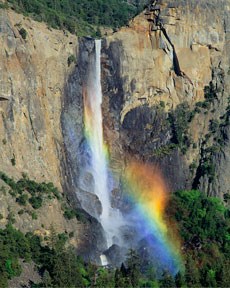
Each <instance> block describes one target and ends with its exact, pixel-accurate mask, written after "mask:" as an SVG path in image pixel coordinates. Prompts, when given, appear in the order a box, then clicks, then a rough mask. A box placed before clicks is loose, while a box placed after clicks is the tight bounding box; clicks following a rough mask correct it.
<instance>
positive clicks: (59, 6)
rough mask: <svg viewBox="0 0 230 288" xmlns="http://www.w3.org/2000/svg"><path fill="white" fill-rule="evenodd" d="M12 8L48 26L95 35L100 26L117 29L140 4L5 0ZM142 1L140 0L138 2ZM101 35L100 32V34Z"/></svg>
mask: <svg viewBox="0 0 230 288" xmlns="http://www.w3.org/2000/svg"><path fill="white" fill-rule="evenodd" d="M8 2H9V3H10V4H11V5H12V6H13V7H14V9H15V10H16V11H18V12H20V13H24V14H25V15H29V16H31V17H33V18H34V19H35V20H37V21H45V22H47V23H48V25H49V26H51V27H53V28H59V29H67V30H69V31H70V32H71V33H77V34H78V35H92V36H98V35H99V34H100V33H99V32H98V31H99V30H98V27H99V26H107V27H112V28H117V27H120V26H123V25H126V24H127V22H128V20H129V19H130V18H132V17H133V16H134V15H135V14H137V12H139V11H140V9H141V7H142V5H141V4H140V3H136V5H135V2H134V1H132V2H133V3H134V5H133V4H131V3H132V2H130V1H122V0H103V1H102V0H94V1H88V0H75V1H73V0H60V1H57V0H8ZM138 2H143V1H138ZM99 36H100V35H99Z"/></svg>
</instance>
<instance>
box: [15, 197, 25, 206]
mask: <svg viewBox="0 0 230 288" xmlns="http://www.w3.org/2000/svg"><path fill="white" fill-rule="evenodd" d="M27 200H28V195H26V194H22V195H20V196H19V197H18V198H17V199H16V201H17V202H18V204H20V205H23V206H25V205H26V203H27Z"/></svg>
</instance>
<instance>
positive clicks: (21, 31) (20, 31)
mask: <svg viewBox="0 0 230 288" xmlns="http://www.w3.org/2000/svg"><path fill="white" fill-rule="evenodd" d="M19 34H20V35H21V36H22V39H24V40H26V37H27V31H26V30H25V29H24V28H23V27H22V28H21V29H20V30H19Z"/></svg>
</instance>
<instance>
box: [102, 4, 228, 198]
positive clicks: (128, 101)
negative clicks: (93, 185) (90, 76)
mask: <svg viewBox="0 0 230 288" xmlns="http://www.w3.org/2000/svg"><path fill="white" fill-rule="evenodd" d="M158 8H159V9H160V16H159V17H160V21H161V23H162V24H163V28H164V31H163V29H160V27H159V26H158V27H157V26H156V25H155V23H153V22H151V21H149V17H150V16H149V15H148V13H146V12H147V11H145V12H144V13H142V14H141V15H139V16H137V17H136V18H135V19H134V20H133V21H131V22H130V25H129V26H128V27H125V28H122V29H121V30H120V31H118V32H117V33H115V34H113V35H111V36H109V37H107V38H106V39H105V40H104V45H103V54H102V63H103V79H102V81H103V88H104V89H103V90H104V106H103V108H104V115H105V121H104V123H105V124H104V125H105V131H106V132H105V133H106V135H107V139H108V142H109V143H110V147H111V150H110V153H111V159H112V164H111V165H112V169H113V170H114V172H115V173H117V174H119V173H120V172H119V171H120V167H124V166H125V164H124V163H125V161H126V160H124V159H128V158H129V157H130V155H131V156H133V155H135V157H139V158H142V159H145V160H146V161H150V162H154V163H158V164H159V165H160V167H161V168H162V170H163V173H164V174H165V176H166V177H167V179H168V184H169V186H170V188H171V190H177V189H185V188H191V187H194V188H199V187H200V188H201V189H202V190H203V191H205V192H206V193H208V194H209V195H219V196H220V197H222V196H223V194H224V193H228V186H229V185H228V184H226V177H225V176H224V175H226V174H225V173H224V172H223V168H220V167H228V165H229V164H228V163H229V161H228V158H229V156H228V155H229V153H228V152H227V151H228V148H227V147H228V143H229V142H228V137H227V136H226V137H225V136H224V135H227V134H226V133H225V132H221V134H222V136H217V135H212V136H211V137H209V135H208V134H209V133H210V120H211V121H213V120H217V121H219V122H220V125H221V121H222V120H221V119H220V117H222V118H223V117H224V115H225V114H226V108H227V106H228V104H227V103H228V94H229V84H228V83H229V72H228V71H229V55H228V52H227V51H228V50H229V25H230V23H229V15H228V14H229V13H228V11H229V9H230V2H229V1H220V2H218V3H216V2H215V1H158V7H157V9H158ZM172 45H173V47H174V51H173V47H172ZM174 52H175V53H176V56H177V60H178V63H179V64H178V63H176V62H175V59H174V56H175V55H174ZM178 65H179V72H178V69H176V68H178ZM210 82H211V83H212V85H213V86H214V87H215V92H216V95H215V100H214V101H213V102H212V103H211V106H210V108H209V109H206V110H205V109H203V110H202V109H201V110H202V111H201V112H200V113H199V112H198V113H196V112H195V113H194V117H193V119H192V120H191V123H189V125H188V126H189V127H188V134H189V135H190V136H191V138H190V140H191V144H190V145H188V146H189V147H188V149H187V151H186V153H181V151H179V150H178V149H167V148H168V147H169V145H170V143H172V138H173V129H172V126H170V124H169V123H168V121H167V119H168V112H169V111H171V110H175V109H176V107H178V105H181V104H182V103H184V102H187V103H188V106H189V110H190V111H194V110H195V107H196V105H199V104H196V103H197V102H203V101H204V98H205V95H204V89H205V87H206V86H209V85H210ZM218 129H219V130H221V129H222V128H221V127H218ZM223 129H225V130H226V129H227V128H223ZM214 134H215V133H214ZM217 134H218V132H217ZM218 137H219V138H221V137H222V139H223V143H222V146H221V147H218V149H217V150H218V151H217V152H215V153H212V155H211V158H212V159H213V160H212V162H213V166H214V168H213V169H214V170H215V172H214V174H215V177H214V180H211V181H210V177H209V176H208V175H206V174H204V173H203V175H202V173H201V174H200V173H199V169H200V167H201V166H202V165H203V163H204V162H205V161H206V160H205V159H204V158H207V157H208V156H204V155H202V152H201V151H203V150H206V149H208V148H209V147H212V146H216V139H217V138H218ZM207 138H208V141H206V140H205V139H207ZM220 141H221V140H220ZM217 146H218V145H217ZM163 147H164V148H166V149H164V148H163ZM214 154H215V155H214ZM220 162H221V164H220ZM217 163H218V164H217ZM192 166H194V167H195V168H194V169H191V167H192ZM189 167H190V168H189ZM220 170H222V173H221V174H222V175H223V176H221V177H222V178H223V179H222V180H221V181H220V180H219V179H220V178H219V177H218V175H220V172H219V171H220ZM226 171H227V170H226ZM194 179H195V181H194ZM217 187H218V188H217ZM217 190H218V191H219V192H217Z"/></svg>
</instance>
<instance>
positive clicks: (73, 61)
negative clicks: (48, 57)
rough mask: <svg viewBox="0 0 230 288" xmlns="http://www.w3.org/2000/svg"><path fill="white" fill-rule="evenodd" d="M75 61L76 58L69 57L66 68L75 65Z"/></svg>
mask: <svg viewBox="0 0 230 288" xmlns="http://www.w3.org/2000/svg"><path fill="white" fill-rule="evenodd" d="M76 61H77V59H76V57H75V56H74V55H70V56H69V57H68V60H67V63H68V66H70V65H71V64H72V63H76Z"/></svg>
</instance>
